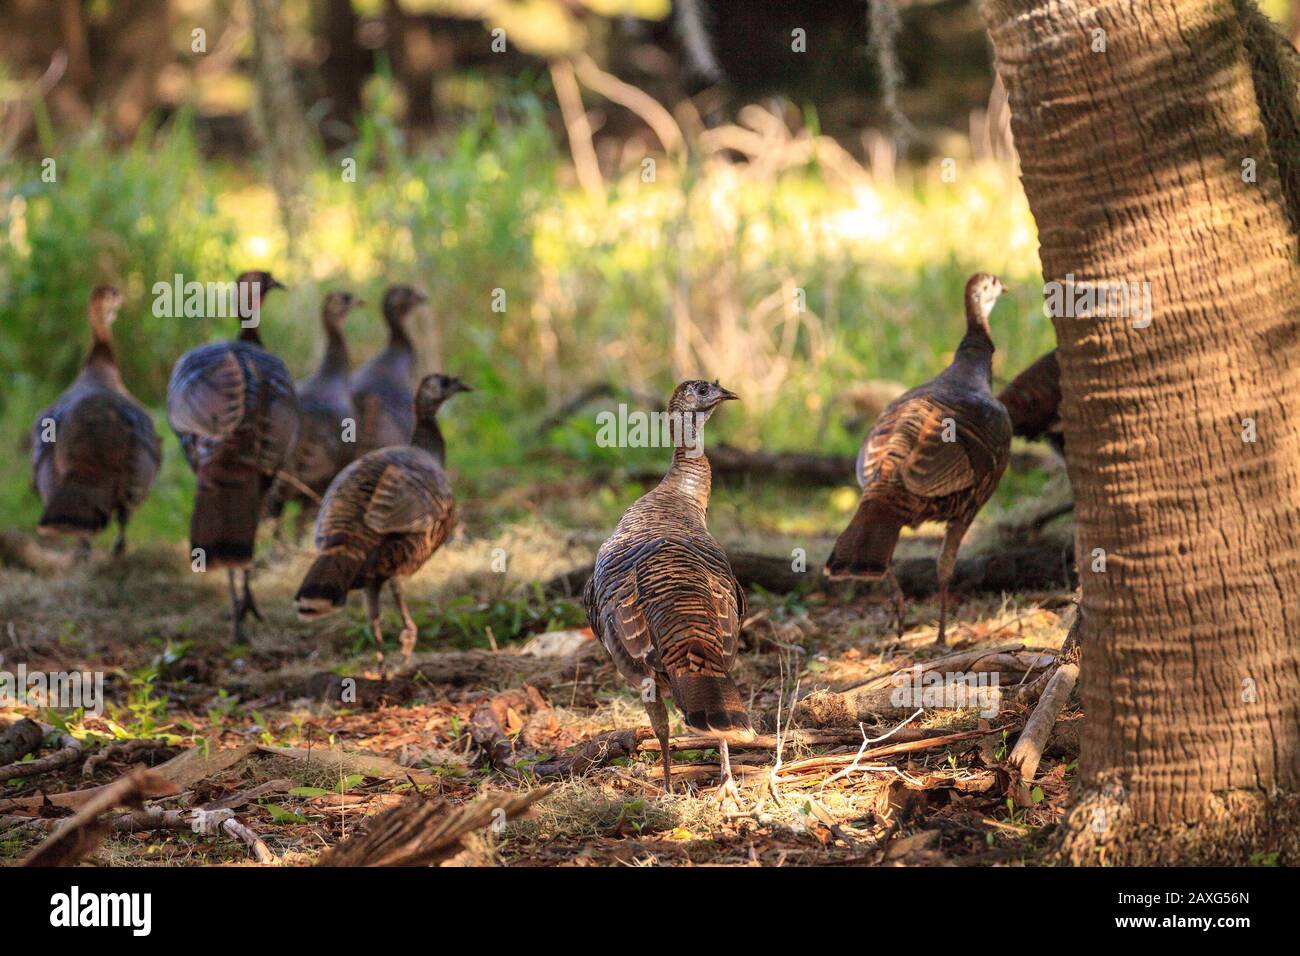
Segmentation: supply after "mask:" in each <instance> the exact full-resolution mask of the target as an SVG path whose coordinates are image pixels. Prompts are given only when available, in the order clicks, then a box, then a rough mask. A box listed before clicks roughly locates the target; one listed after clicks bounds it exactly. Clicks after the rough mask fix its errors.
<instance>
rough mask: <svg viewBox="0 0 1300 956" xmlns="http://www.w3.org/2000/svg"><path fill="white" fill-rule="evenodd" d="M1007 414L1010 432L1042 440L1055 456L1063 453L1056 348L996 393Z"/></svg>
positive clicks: (1030, 438) (1063, 443)
mask: <svg viewBox="0 0 1300 956" xmlns="http://www.w3.org/2000/svg"><path fill="white" fill-rule="evenodd" d="M998 401H999V402H1001V403H1002V404H1003V405H1005V406H1006V407H1007V414H1009V415H1010V416H1011V434H1013V435H1018V436H1020V437H1021V438H1027V439H1029V440H1030V441H1037V440H1038V439H1040V438H1041V439H1045V440H1046V441H1047V443H1048V444H1050V445H1051V446H1052V448H1053V449H1054V450H1055V451H1056V453H1057V454H1058V455H1061V456H1062V457H1064V455H1065V434H1064V433H1063V432H1062V431H1061V366H1060V365H1059V364H1058V363H1057V361H1056V349H1052V351H1050V352H1048V353H1047V354H1046V355H1044V356H1043V357H1042V358H1040V359H1038V361H1036V362H1034V364H1032V365H1030V366H1029V367H1028V368H1027V369H1025V370H1024V371H1023V372H1021V373H1020V374H1019V375H1017V376H1016V377H1015V378H1013V379H1012V380H1011V384H1009V385H1008V386H1007V387H1006V388H1004V389H1003V390H1002V391H1001V392H1000V393H999V394H998Z"/></svg>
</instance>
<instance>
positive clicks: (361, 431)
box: [352, 285, 429, 456]
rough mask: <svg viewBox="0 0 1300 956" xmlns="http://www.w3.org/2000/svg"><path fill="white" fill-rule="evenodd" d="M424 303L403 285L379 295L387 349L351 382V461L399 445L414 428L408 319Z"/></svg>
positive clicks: (412, 351) (423, 298) (418, 294)
mask: <svg viewBox="0 0 1300 956" xmlns="http://www.w3.org/2000/svg"><path fill="white" fill-rule="evenodd" d="M428 301H429V299H428V297H427V296H425V295H424V293H422V292H418V291H416V290H415V289H412V288H411V287H410V286H407V285H395V286H392V287H391V288H389V290H388V291H387V292H385V293H384V321H385V322H386V323H387V324H388V346H387V347H386V348H385V349H384V350H383V351H382V352H380V353H379V354H378V355H376V356H375V357H374V358H372V359H371V360H370V361H369V362H367V363H366V364H365V365H363V366H361V368H360V369H358V370H357V374H356V375H354V376H353V378H352V403H353V404H354V405H355V406H356V410H357V415H358V418H357V455H358V456H361V455H364V454H366V453H367V452H371V451H374V450H375V449H376V448H387V447H389V446H390V445H405V444H407V443H408V442H410V440H411V433H412V431H413V430H414V428H415V415H414V414H413V412H412V407H413V406H412V404H411V399H412V395H411V384H412V382H413V381H414V378H415V347H414V345H412V343H411V336H410V333H409V331H408V330H407V322H408V321H409V318H410V315H411V313H412V312H414V311H415V309H417V308H418V307H419V306H420V305H421V304H422V303H425V302H428Z"/></svg>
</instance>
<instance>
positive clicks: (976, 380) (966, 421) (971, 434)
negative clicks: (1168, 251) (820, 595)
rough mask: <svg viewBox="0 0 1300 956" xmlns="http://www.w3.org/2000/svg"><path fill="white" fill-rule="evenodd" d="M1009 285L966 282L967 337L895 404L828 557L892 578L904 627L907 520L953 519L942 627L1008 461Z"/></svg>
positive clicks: (943, 565) (829, 565)
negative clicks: (992, 325)
mask: <svg viewBox="0 0 1300 956" xmlns="http://www.w3.org/2000/svg"><path fill="white" fill-rule="evenodd" d="M1004 291H1006V287H1005V286H1004V285H1003V284H1002V283H1001V282H1000V281H998V279H996V278H995V277H993V276H991V275H985V274H983V273H979V274H976V275H974V276H971V278H970V281H968V282H967V283H966V335H965V337H964V338H963V339H962V340H961V344H960V345H959V346H958V347H957V353H956V355H954V356H953V360H952V364H951V365H949V366H948V367H947V368H946V369H944V370H943V371H942V372H941V373H940V374H939V375H938V376H937V377H936V378H934V379H931V380H930V381H928V382H926V383H925V384H924V385H919V386H917V387H916V388H913V389H911V390H909V391H907V392H905V393H903V394H902V395H900V396H899V397H898V398H897V399H895V400H894V401H893V402H891V403H890V405H889V407H887V408H886V409H885V411H884V412H883V413H882V414H881V416H880V418H879V419H877V420H876V424H875V425H874V426H873V427H872V429H871V433H870V434H869V435H868V436H867V440H866V442H865V443H864V444H863V446H862V449H861V451H859V452H858V465H857V472H858V485H859V486H860V487H861V488H862V500H861V501H860V502H859V504H858V510H857V512H856V513H855V514H854V516H853V520H852V521H851V522H850V523H849V526H848V528H846V529H845V530H844V532H843V533H842V534H840V536H839V539H838V540H837V541H836V542H835V548H834V549H833V550H832V552H831V556H830V559H829V560H828V561H827V562H826V575H827V576H828V577H829V578H831V579H832V580H836V579H841V578H865V579H868V580H870V579H875V578H881V577H884V578H885V579H886V580H888V581H889V583H890V586H891V588H892V590H893V598H894V610H895V614H896V616H897V621H898V628H899V631H900V633H901V631H902V619H903V605H902V594H901V592H900V591H899V588H898V581H897V580H896V579H895V578H894V574H893V570H892V568H891V559H892V558H893V554H894V546H895V545H896V544H897V543H898V534H899V531H900V530H901V529H902V527H903V526H904V525H911V526H913V527H915V526H916V525H919V524H921V523H922V522H923V521H944V522H947V529H946V531H945V533H944V538H943V550H942V552H941V553H940V555H939V634H938V637H937V638H936V643H938V644H940V645H942V644H943V643H944V640H945V636H946V627H947V620H948V581H949V579H950V578H951V577H952V569H953V565H954V564H956V561H957V549H958V548H959V547H960V546H961V539H962V537H963V536H964V535H965V534H966V529H967V528H969V527H970V523H971V521H972V520H973V519H974V517H975V514H976V512H978V511H979V509H980V508H981V507H983V505H984V503H985V502H986V501H988V500H989V498H990V496H992V494H993V490H994V489H995V488H996V487H997V484H998V480H999V479H1000V478H1001V477H1002V472H1003V471H1004V470H1005V468H1006V466H1007V458H1008V456H1009V454H1010V448H1011V419H1010V418H1009V416H1008V415H1007V410H1006V409H1005V408H1004V407H1003V406H1002V403H1001V402H999V401H998V400H997V399H996V398H994V397H993V392H992V391H991V389H990V380H991V376H992V363H993V339H992V337H991V336H990V335H989V322H988V318H989V313H990V312H992V311H993V306H994V304H995V303H996V302H997V300H998V296H1000V295H1001V294H1002V293H1003V292H1004Z"/></svg>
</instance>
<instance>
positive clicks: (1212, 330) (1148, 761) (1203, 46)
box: [983, 0, 1300, 862]
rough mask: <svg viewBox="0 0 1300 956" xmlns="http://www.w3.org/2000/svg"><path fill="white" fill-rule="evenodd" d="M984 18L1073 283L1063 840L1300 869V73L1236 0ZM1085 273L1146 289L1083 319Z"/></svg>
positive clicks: (1051, 248) (1068, 319)
mask: <svg viewBox="0 0 1300 956" xmlns="http://www.w3.org/2000/svg"><path fill="white" fill-rule="evenodd" d="M983 12H984V17H985V22H986V25H987V27H988V30H989V34H990V37H991V38H992V41H993V46H994V50H995V55H996V62H997V70H998V73H999V75H1000V76H1001V79H1002V81H1003V83H1004V84H1005V85H1006V87H1007V90H1008V94H1009V97H1010V104H1011V111H1012V126H1013V129H1014V133H1015V140H1016V145H1017V147H1018V149H1019V154H1020V158H1021V164H1022V176H1023V181H1024V187H1025V191H1026V193H1027V195H1028V198H1029V202H1030V206H1031V208H1032V211H1033V214H1034V218H1035V219H1036V220H1037V223H1038V230H1039V241H1040V244H1041V250H1040V251H1041V258H1042V265H1043V273H1044V278H1045V279H1046V280H1047V283H1048V284H1047V285H1046V286H1045V293H1046V294H1047V295H1048V299H1049V301H1052V295H1053V294H1054V292H1055V291H1056V290H1059V289H1061V288H1062V287H1064V288H1065V290H1066V293H1067V294H1066V295H1065V296H1064V297H1058V298H1057V299H1056V300H1055V302H1056V306H1057V307H1056V308H1055V310H1054V311H1055V314H1053V322H1054V324H1055V326H1056V333H1057V340H1058V344H1059V356H1060V362H1061V386H1062V388H1061V390H1062V398H1063V404H1062V417H1063V421H1064V425H1065V434H1066V449H1067V456H1068V469H1069V476H1070V483H1071V487H1072V488H1073V489H1074V492H1075V498H1076V511H1075V515H1076V517H1075V521H1076V541H1077V553H1078V555H1079V557H1080V578H1081V586H1082V592H1083V597H1082V605H1083V609H1084V611H1085V612H1086V613H1085V618H1084V621H1085V623H1084V627H1083V633H1082V639H1081V643H1082V649H1083V661H1082V678H1081V694H1082V699H1083V704H1084V709H1085V712H1086V714H1087V721H1086V729H1085V732H1084V736H1083V750H1082V758H1081V764H1080V782H1081V790H1080V791H1079V793H1078V794H1077V795H1076V803H1075V809H1074V810H1073V811H1072V812H1071V814H1070V815H1069V816H1068V818H1067V821H1066V826H1065V827H1063V828H1062V831H1063V833H1064V840H1063V843H1062V844H1061V850H1062V852H1063V854H1064V857H1065V858H1066V859H1068V860H1072V861H1076V862H1096V861H1099V860H1100V861H1123V860H1128V861H1130V862H1143V861H1146V862H1160V861H1170V862H1173V861H1188V862H1191V861H1195V860H1202V861H1219V862H1240V861H1245V860H1249V859H1251V858H1252V856H1254V855H1256V854H1259V853H1268V852H1280V854H1281V856H1282V858H1283V860H1284V861H1285V860H1286V859H1290V861H1291V862H1295V860H1296V858H1297V856H1298V855H1300V854H1298V853H1297V846H1298V840H1300V838H1298V837H1297V835H1296V833H1297V819H1300V796H1298V794H1300V420H1298V419H1297V417H1296V415H1295V412H1294V402H1295V396H1296V395H1297V394H1300V245H1298V241H1297V234H1296V223H1297V222H1300V215H1297V213H1298V212H1300V188H1298V187H1297V182H1298V181H1300V180H1298V179H1297V175H1296V173H1297V164H1300V142H1298V141H1297V135H1296V131H1297V130H1298V129H1300V122H1297V119H1298V116H1300V100H1297V94H1296V84H1295V81H1296V77H1297V76H1300V67H1297V64H1296V61H1295V59H1294V51H1292V50H1291V49H1290V48H1289V46H1288V45H1287V44H1286V43H1285V41H1284V40H1283V38H1282V37H1281V36H1280V35H1279V34H1277V33H1276V32H1275V31H1273V30H1272V29H1271V28H1270V27H1269V26H1268V25H1267V23H1265V22H1264V21H1263V19H1262V17H1261V16H1260V14H1259V13H1258V11H1257V10H1256V9H1255V8H1254V7H1253V5H1251V4H1250V3H1248V2H1247V0H1236V2H1233V0H1149V2H1133V0H1107V2H1099V3H1082V2H1075V0H1053V2H1047V0H985V2H984V4H983ZM1071 282H1072V283H1074V285H1073V291H1074V292H1076V293H1078V292H1085V293H1086V291H1087V288H1088V287H1089V286H1092V287H1093V288H1106V287H1107V285H1106V284H1109V283H1119V282H1123V283H1130V284H1132V283H1136V285H1135V286H1131V287H1129V288H1130V291H1132V292H1135V293H1136V294H1137V296H1138V298H1136V299H1133V298H1130V299H1129V300H1128V308H1125V307H1124V305H1123V300H1118V301H1112V302H1110V303H1109V304H1108V305H1107V306H1106V307H1105V308H1102V309H1100V310H1097V311H1096V312H1095V313H1094V316H1093V317H1087V318H1084V317H1078V310H1072V309H1071V308H1069V306H1070V305H1071V304H1074V303H1077V301H1078V300H1077V299H1073V300H1072V299H1071V297H1070V295H1069V292H1070V291H1071V286H1070V283H1071ZM1052 283H1059V284H1060V285H1057V286H1053V285H1052ZM1110 288H1115V287H1113V286H1111V287H1110ZM1147 290H1149V294H1150V299H1149V303H1150V308H1149V309H1146V310H1145V314H1143V312H1144V309H1143V305H1144V303H1145V301H1146V299H1145V296H1146V291H1147ZM1063 303H1064V304H1063ZM1135 306H1136V307H1135ZM1085 311H1086V310H1085ZM1072 312H1073V314H1071V313H1072ZM1148 320H1149V324H1148ZM1135 833H1137V834H1142V833H1145V834H1147V835H1149V836H1150V837H1151V839H1141V838H1137V839H1134V838H1133V837H1134V834H1135Z"/></svg>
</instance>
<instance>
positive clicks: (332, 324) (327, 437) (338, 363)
mask: <svg viewBox="0 0 1300 956" xmlns="http://www.w3.org/2000/svg"><path fill="white" fill-rule="evenodd" d="M363 304H364V303H362V302H361V301H360V300H358V299H357V298H356V297H354V296H353V295H352V293H350V292H331V293H330V294H329V295H327V296H326V297H325V301H324V303H323V304H322V305H321V325H322V327H323V328H324V331H325V355H324V357H323V358H322V359H321V363H320V367H319V368H318V369H317V370H316V374H315V375H313V376H312V377H311V378H308V379H305V380H304V381H302V382H299V383H298V386H297V391H298V408H299V411H300V413H301V419H300V424H299V428H298V442H297V444H296V445H295V446H294V450H293V454H292V455H291V456H290V457H289V461H288V464H287V465H286V466H285V470H286V471H287V472H288V473H289V474H290V475H291V476H292V477H293V479H295V482H296V483H295V482H290V481H286V480H284V479H280V480H277V481H276V483H275V485H274V486H273V487H272V488H271V493H270V495H269V496H268V497H269V500H268V501H267V508H266V510H267V516H268V517H271V518H274V519H276V537H277V539H278V538H279V537H280V536H281V532H282V528H281V522H282V520H283V513H284V507H285V505H286V504H288V503H289V502H297V503H298V509H299V510H298V517H297V519H296V520H295V524H294V540H295V541H297V540H298V539H300V538H301V537H302V530H303V528H304V527H305V526H306V522H307V519H308V518H309V517H311V516H313V515H314V514H315V512H316V510H317V509H316V505H317V503H318V502H319V501H320V498H321V496H322V495H324V494H325V489H327V488H328V487H329V485H330V482H331V481H333V480H334V476H335V475H337V474H338V473H339V472H340V471H342V470H343V469H344V467H345V466H346V465H347V464H348V462H350V461H352V459H353V457H355V454H356V447H357V443H356V440H355V439H356V436H355V434H352V435H349V434H347V433H346V432H347V427H348V424H347V423H348V422H351V423H352V428H353V429H354V430H355V428H356V419H355V415H356V413H355V411H354V409H353V405H352V395H351V392H350V391H349V382H348V376H349V373H350V372H351V368H352V366H351V363H350V361H349V359H348V343H347V340H346V339H345V338H344V337H343V323H344V321H345V320H346V319H347V316H348V312H349V311H350V310H351V309H353V308H354V307H356V306H359V305H363ZM299 485H301V486H305V487H306V488H307V489H308V490H310V491H311V492H313V493H314V494H315V497H314V498H313V497H311V496H309V495H308V494H307V493H306V492H304V491H303V490H302V488H300V487H299Z"/></svg>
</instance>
